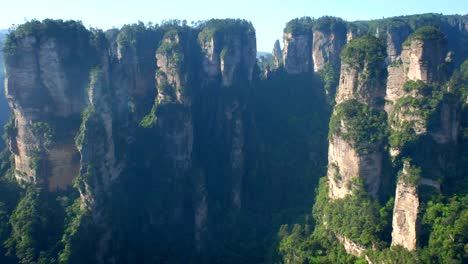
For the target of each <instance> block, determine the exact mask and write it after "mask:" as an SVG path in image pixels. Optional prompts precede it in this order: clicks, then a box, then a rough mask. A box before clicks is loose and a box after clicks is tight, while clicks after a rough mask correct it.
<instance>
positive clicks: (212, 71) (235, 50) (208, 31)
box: [199, 24, 257, 86]
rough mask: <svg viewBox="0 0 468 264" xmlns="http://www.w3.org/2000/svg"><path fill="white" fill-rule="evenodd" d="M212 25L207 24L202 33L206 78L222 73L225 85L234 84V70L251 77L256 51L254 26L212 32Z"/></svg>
mask: <svg viewBox="0 0 468 264" xmlns="http://www.w3.org/2000/svg"><path fill="white" fill-rule="evenodd" d="M212 27H214V25H210V24H208V25H206V26H205V28H204V29H203V31H202V34H201V35H200V36H199V42H200V46H201V49H202V53H203V71H204V74H205V76H206V78H207V79H208V80H211V81H213V80H216V79H217V78H219V76H221V80H222V84H223V85H224V86H231V85H233V81H234V75H235V74H241V75H243V76H247V79H248V80H249V81H251V80H252V77H253V69H254V66H255V64H256V55H257V46H256V39H255V31H254V30H253V28H252V29H247V30H245V31H242V30H233V32H232V34H226V33H222V32H219V33H212V31H215V29H213V28H212ZM203 32H204V33H203Z"/></svg>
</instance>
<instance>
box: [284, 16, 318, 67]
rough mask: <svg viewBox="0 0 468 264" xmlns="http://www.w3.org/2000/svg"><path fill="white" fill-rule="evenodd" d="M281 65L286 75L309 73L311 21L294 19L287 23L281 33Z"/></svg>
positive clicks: (310, 61) (311, 62)
mask: <svg viewBox="0 0 468 264" xmlns="http://www.w3.org/2000/svg"><path fill="white" fill-rule="evenodd" d="M283 46H284V47H283V65H284V69H285V70H286V72H287V73H291V74H299V73H306V72H311V71H312V69H313V61H312V20H311V19H310V18H302V19H294V20H291V21H289V22H288V24H287V25H286V28H285V29H284V33H283Z"/></svg>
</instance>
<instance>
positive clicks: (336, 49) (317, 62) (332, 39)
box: [312, 30, 346, 72]
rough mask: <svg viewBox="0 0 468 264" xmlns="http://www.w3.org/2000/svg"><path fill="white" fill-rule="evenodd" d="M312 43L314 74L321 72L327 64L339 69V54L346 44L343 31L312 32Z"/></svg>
mask: <svg viewBox="0 0 468 264" xmlns="http://www.w3.org/2000/svg"><path fill="white" fill-rule="evenodd" d="M312 43H313V49H312V58H313V62H314V71H315V72H319V71H320V70H322V69H323V67H324V66H325V65H326V64H327V63H330V64H331V65H332V66H334V67H336V66H338V67H339V64H340V52H341V49H342V48H343V46H344V45H345V44H346V36H345V32H344V31H343V32H340V31H337V32H335V31H330V30H314V31H313V41H312Z"/></svg>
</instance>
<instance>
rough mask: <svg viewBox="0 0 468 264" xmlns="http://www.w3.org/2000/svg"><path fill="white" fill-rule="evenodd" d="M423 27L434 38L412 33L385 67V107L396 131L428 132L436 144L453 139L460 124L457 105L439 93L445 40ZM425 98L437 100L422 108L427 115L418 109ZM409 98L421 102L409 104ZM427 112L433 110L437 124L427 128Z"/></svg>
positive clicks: (444, 70)
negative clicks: (386, 76) (386, 70)
mask: <svg viewBox="0 0 468 264" xmlns="http://www.w3.org/2000/svg"><path fill="white" fill-rule="evenodd" d="M422 30H427V31H431V32H432V33H433V37H432V38H430V39H422V38H421V37H418V36H419V35H420V34H421V33H420V32H415V33H414V34H412V35H411V36H410V37H409V38H408V40H406V41H405V42H404V45H403V48H402V52H401V55H399V56H398V57H397V59H396V60H395V61H394V62H393V63H391V64H390V65H389V67H388V72H389V75H388V78H387V92H386V97H385V99H386V105H385V110H386V111H387V113H388V114H389V116H390V117H391V119H392V120H391V124H392V128H393V129H394V130H396V131H402V130H404V129H408V126H409V127H411V129H412V130H413V131H414V132H415V134H416V135H424V134H426V133H428V134H429V135H431V136H432V137H433V138H434V140H435V141H436V142H438V143H441V144H444V143H449V142H455V141H456V138H457V134H458V127H459V117H458V114H457V112H458V110H457V109H458V106H457V105H456V103H455V102H454V101H453V100H451V99H449V98H446V97H444V96H442V95H441V93H442V89H443V88H442V83H444V82H445V80H446V79H447V68H448V62H447V61H446V58H447V47H446V39H445V36H444V35H443V33H441V32H440V31H438V30H437V29H434V28H426V29H424V28H423V29H422ZM425 98H433V100H438V103H437V104H438V105H434V106H432V109H428V110H427V111H425V113H426V114H425V115H426V116H424V113H423V112H424V111H423V110H421V107H422V105H421V104H426V105H427V102H426V103H424V102H425V100H426V99H425ZM411 100H413V102H420V103H416V104H415V103H410V101H411ZM426 108H427V106H426ZM436 109H439V110H436ZM433 112H434V113H433ZM427 113H433V115H434V117H433V120H437V123H438V124H439V125H437V126H433V127H428V126H429V124H428V122H429V119H428V117H427ZM397 153H398V150H394V152H393V155H396V154H397Z"/></svg>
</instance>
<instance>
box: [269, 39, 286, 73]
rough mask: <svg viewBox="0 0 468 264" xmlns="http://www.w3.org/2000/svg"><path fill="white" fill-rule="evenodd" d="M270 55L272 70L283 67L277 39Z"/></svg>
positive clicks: (281, 53) (281, 52)
mask: <svg viewBox="0 0 468 264" xmlns="http://www.w3.org/2000/svg"><path fill="white" fill-rule="evenodd" d="M271 54H272V55H273V63H274V69H278V68H279V67H281V66H282V65H283V51H282V50H281V46H280V42H279V40H278V39H277V40H276V41H275V45H274V46H273V51H272V53H271Z"/></svg>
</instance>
